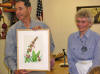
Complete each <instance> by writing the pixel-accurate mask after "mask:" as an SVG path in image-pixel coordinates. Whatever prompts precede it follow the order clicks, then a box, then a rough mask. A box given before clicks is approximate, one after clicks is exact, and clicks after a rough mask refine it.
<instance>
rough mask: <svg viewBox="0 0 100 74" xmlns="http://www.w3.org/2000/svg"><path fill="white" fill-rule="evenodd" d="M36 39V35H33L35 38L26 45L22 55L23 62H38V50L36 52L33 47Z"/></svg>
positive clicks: (39, 59) (39, 57)
mask: <svg viewBox="0 0 100 74" xmlns="http://www.w3.org/2000/svg"><path fill="white" fill-rule="evenodd" d="M37 39H38V37H35V39H34V40H33V41H32V42H31V44H30V45H29V46H28V49H27V52H26V55H25V56H24V58H25V63H30V62H39V61H41V56H40V50H38V52H37V53H36V52H35V50H36V49H35V46H34V44H35V42H36V40H37ZM31 53H32V54H31Z"/></svg>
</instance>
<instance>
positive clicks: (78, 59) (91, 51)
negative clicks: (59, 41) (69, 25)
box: [67, 9, 100, 74]
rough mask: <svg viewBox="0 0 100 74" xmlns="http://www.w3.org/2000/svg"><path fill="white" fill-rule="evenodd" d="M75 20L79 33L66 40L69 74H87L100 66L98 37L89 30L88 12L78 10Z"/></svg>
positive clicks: (89, 17)
mask: <svg viewBox="0 0 100 74" xmlns="http://www.w3.org/2000/svg"><path fill="white" fill-rule="evenodd" d="M75 19H76V25H77V28H78V30H79V31H78V32H75V33H73V34H71V35H70V36H69V39H68V50H67V56H68V64H69V72H70V74H87V73H88V71H89V70H90V69H91V68H92V67H95V66H98V65H100V35H98V34H97V33H96V32H93V31H92V30H90V27H91V26H92V24H93V18H92V16H91V14H90V12H89V11H88V10H86V9H81V10H79V11H78V12H77V14H76V16H75Z"/></svg>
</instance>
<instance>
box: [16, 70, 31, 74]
mask: <svg viewBox="0 0 100 74" xmlns="http://www.w3.org/2000/svg"><path fill="white" fill-rule="evenodd" d="M30 72H32V71H28V70H15V74H28V73H30Z"/></svg>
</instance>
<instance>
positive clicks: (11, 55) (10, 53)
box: [5, 0, 54, 74]
mask: <svg viewBox="0 0 100 74" xmlns="http://www.w3.org/2000/svg"><path fill="white" fill-rule="evenodd" d="M15 8H16V16H17V18H18V19H19V21H18V22H17V23H15V24H14V25H13V26H12V27H11V28H10V30H9V31H8V33H7V38H6V50H5V63H6V65H7V66H8V68H9V69H11V70H12V71H13V73H15V74H45V72H30V71H26V70H16V69H17V40H16V29H33V30H38V29H41V28H44V29H45V28H48V26H47V25H45V24H44V23H42V22H39V21H34V20H32V19H31V17H30V13H31V9H32V8H31V4H30V2H29V0H17V1H16V4H15ZM50 49H51V52H52V51H53V49H54V43H53V40H52V36H51V34H50Z"/></svg>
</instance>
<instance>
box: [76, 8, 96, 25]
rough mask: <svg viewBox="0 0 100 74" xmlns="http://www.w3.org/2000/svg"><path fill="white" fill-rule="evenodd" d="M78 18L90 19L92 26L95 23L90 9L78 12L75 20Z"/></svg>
mask: <svg viewBox="0 0 100 74" xmlns="http://www.w3.org/2000/svg"><path fill="white" fill-rule="evenodd" d="M78 17H80V18H88V22H89V23H91V24H93V22H94V18H93V16H92V14H91V12H90V11H89V10H88V9H80V10H79V11H78V12H77V14H76V16H75V18H78Z"/></svg>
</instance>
